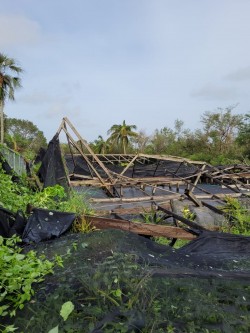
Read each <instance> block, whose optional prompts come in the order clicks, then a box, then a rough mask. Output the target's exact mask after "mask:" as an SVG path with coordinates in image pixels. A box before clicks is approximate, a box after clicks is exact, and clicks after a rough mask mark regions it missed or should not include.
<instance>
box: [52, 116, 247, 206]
mask: <svg viewBox="0 0 250 333" xmlns="http://www.w3.org/2000/svg"><path fill="white" fill-rule="evenodd" d="M61 131H64V133H65V134H66V138H67V141H68V145H69V148H70V153H71V157H72V160H73V163H74V164H75V162H74V157H75V156H81V158H83V160H84V161H85V162H86V163H87V165H88V168H89V171H90V174H91V177H86V176H82V175H77V174H71V175H68V177H69V184H70V186H81V185H93V186H97V187H101V188H103V189H104V190H105V191H106V193H107V195H108V197H109V199H107V200H121V201H122V200H126V199H125V198H123V194H122V187H123V186H131V187H135V188H137V189H139V190H140V191H142V192H143V194H144V197H143V198H137V200H134V201H143V200H148V199H152V200H156V199H160V198H159V197H157V196H155V195H154V193H155V191H156V189H157V185H159V184H165V185H168V186H169V188H171V186H172V185H173V184H177V185H178V186H179V184H185V185H186V186H187V189H188V191H187V193H188V195H189V198H190V199H191V200H192V198H193V200H195V199H194V195H193V194H192V192H193V190H194V189H195V188H196V187H197V188H199V187H198V183H199V180H200V178H201V177H202V176H205V177H206V178H209V179H210V180H211V181H212V182H215V183H217V184H220V185H222V186H225V187H227V188H229V189H230V190H232V191H233V192H235V194H236V195H241V194H242V190H241V189H242V188H244V189H247V190H249V189H250V185H249V179H250V169H248V168H247V167H244V166H242V168H241V169H240V170H241V171H242V172H240V173H238V174H237V173H232V174H231V173H230V170H233V167H232V166H230V167H225V168H222V169H219V168H218V167H214V166H212V165H209V164H208V163H206V162H203V161H192V160H190V159H187V158H180V157H176V156H170V155H148V154H142V153H138V154H96V153H94V151H93V150H92V149H91V147H90V146H89V144H88V143H87V141H86V140H85V139H83V138H82V136H81V135H80V134H79V132H78V131H77V130H76V128H75V127H74V126H73V124H72V123H71V122H70V121H69V119H68V118H67V117H64V118H63V120H62V123H61V125H60V127H59V129H58V131H57V135H58V136H59V134H60V133H61ZM74 137H76V139H74ZM72 148H74V149H75V150H76V151H77V152H78V154H75V153H74V152H73V149H72ZM84 150H85V151H87V153H85V152H84ZM152 161H155V162H156V166H155V170H154V172H153V177H143V178H139V177H133V172H134V166H135V165H136V164H141V165H145V164H147V163H150V162H152ZM162 161H169V162H176V163H177V168H176V170H175V171H170V170H168V173H170V174H172V177H171V178H169V177H157V176H155V174H156V172H157V169H158V167H159V165H160V163H161V162H162ZM108 163H111V164H117V163H119V164H120V165H121V164H122V163H123V164H124V168H123V170H122V171H121V172H120V173H116V172H113V171H111V170H109V169H108V168H107V167H106V165H107V164H108ZM183 165H187V166H192V167H194V168H195V169H194V170H195V172H193V173H192V174H190V175H187V176H185V177H181V176H179V175H178V171H179V169H180V168H181V166H183ZM132 166H133V172H132V177H127V176H125V175H124V174H125V172H126V171H127V170H128V169H129V168H131V167H132ZM97 168H98V169H99V170H100V169H101V171H102V175H101V174H100V172H99V171H98V170H97ZM166 170H167V169H166ZM103 175H104V176H103ZM74 177H78V179H79V178H80V180H77V181H75V180H72V179H73V178H74ZM240 178H241V179H242V178H243V179H244V180H246V181H245V182H243V181H240ZM117 186H120V188H121V190H120V191H118V190H117ZM145 186H147V187H151V188H152V193H151V194H148V193H146V192H145V191H144V188H145ZM199 189H200V190H201V191H203V192H205V193H207V194H208V193H209V192H207V191H206V190H204V189H201V188H199ZM165 191H167V192H171V191H168V190H167V189H165ZM145 194H146V197H145ZM176 194H177V193H176ZM178 196H181V195H180V194H179V195H178ZM214 196H215V195H214ZM175 197H176V196H175ZM219 197H220V198H221V196H219ZM111 198H113V199H111ZM102 200H103V199H102ZM97 201H98V199H97Z"/></svg>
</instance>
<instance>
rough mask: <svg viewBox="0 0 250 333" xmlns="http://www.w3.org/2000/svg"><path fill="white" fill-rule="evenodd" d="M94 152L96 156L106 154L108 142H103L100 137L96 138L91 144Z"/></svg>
mask: <svg viewBox="0 0 250 333" xmlns="http://www.w3.org/2000/svg"><path fill="white" fill-rule="evenodd" d="M93 147H94V152H95V153H97V154H106V153H107V152H108V151H109V148H110V145H109V142H108V141H105V140H104V139H103V137H102V136H101V135H99V136H98V139H96V140H95V141H94V142H93Z"/></svg>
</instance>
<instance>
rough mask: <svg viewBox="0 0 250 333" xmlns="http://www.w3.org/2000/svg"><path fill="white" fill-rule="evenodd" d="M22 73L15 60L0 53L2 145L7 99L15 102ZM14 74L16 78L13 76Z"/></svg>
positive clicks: (0, 129) (0, 140)
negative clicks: (4, 110)
mask: <svg viewBox="0 0 250 333" xmlns="http://www.w3.org/2000/svg"><path fill="white" fill-rule="evenodd" d="M22 71H23V70H22V68H21V67H19V66H17V65H16V63H15V60H14V59H12V58H9V57H7V56H6V55H5V54H3V53H0V131H1V135H0V143H2V144H3V140H4V113H3V109H4V105H5V102H6V100H7V99H10V100H12V101H14V100H15V96H14V92H15V89H17V88H20V87H21V79H20V77H18V74H20V73H22ZM12 73H13V74H15V75H16V76H11V74H12Z"/></svg>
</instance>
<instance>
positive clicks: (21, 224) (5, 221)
mask: <svg viewBox="0 0 250 333" xmlns="http://www.w3.org/2000/svg"><path fill="white" fill-rule="evenodd" d="M25 224H26V218H25V216H24V215H23V213H22V212H21V211H18V212H17V213H16V214H15V213H13V212H11V211H10V210H8V209H5V208H3V207H0V236H2V237H5V238H8V237H11V236H12V235H14V234H17V235H18V236H21V235H22V233H23V230H24V228H25Z"/></svg>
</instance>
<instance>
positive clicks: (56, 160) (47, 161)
mask: <svg viewBox="0 0 250 333" xmlns="http://www.w3.org/2000/svg"><path fill="white" fill-rule="evenodd" d="M38 176H39V178H40V180H41V181H42V182H43V185H44V187H48V186H54V185H56V184H59V185H61V186H63V187H64V188H65V190H68V181H67V175H66V171H65V168H64V162H63V159H62V154H61V148H60V143H59V139H58V136H55V137H54V138H53V139H52V140H51V141H50V142H49V145H48V149H47V151H46V153H45V154H44V156H43V158H42V164H41V167H40V169H39V171H38Z"/></svg>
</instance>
